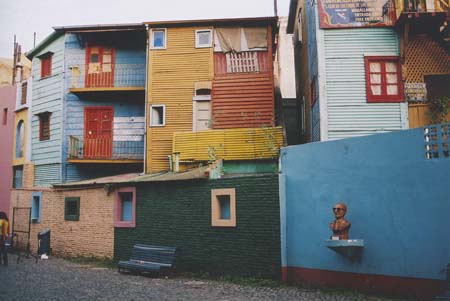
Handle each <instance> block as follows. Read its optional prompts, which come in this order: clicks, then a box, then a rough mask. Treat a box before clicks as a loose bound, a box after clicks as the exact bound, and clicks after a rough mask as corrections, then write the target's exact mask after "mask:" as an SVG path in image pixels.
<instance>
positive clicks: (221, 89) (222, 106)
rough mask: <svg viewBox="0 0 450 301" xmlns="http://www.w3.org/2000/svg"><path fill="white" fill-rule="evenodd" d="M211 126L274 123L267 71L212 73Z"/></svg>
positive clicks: (272, 87) (239, 126)
mask: <svg viewBox="0 0 450 301" xmlns="http://www.w3.org/2000/svg"><path fill="white" fill-rule="evenodd" d="M212 116H213V120H212V121H213V122H212V126H213V128H214V129H229V128H247V127H260V126H273V125H274V83H273V76H272V74H271V73H246V74H227V75H216V77H215V78H214V82H213V91H212Z"/></svg>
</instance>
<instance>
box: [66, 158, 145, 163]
mask: <svg viewBox="0 0 450 301" xmlns="http://www.w3.org/2000/svg"><path fill="white" fill-rule="evenodd" d="M67 162H68V163H82V164H88V163H108V164H127V163H128V164H129V163H132V164H135V163H143V162H144V160H143V159H77V158H73V159H67Z"/></svg>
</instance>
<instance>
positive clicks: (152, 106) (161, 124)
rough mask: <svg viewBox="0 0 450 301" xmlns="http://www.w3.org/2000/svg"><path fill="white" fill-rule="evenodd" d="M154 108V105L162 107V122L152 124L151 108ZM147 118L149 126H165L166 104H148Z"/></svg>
mask: <svg viewBox="0 0 450 301" xmlns="http://www.w3.org/2000/svg"><path fill="white" fill-rule="evenodd" d="M154 107H155V108H156V107H158V108H163V114H162V115H163V116H162V123H158V124H153V120H152V115H153V114H152V109H153V108H154ZM149 118H150V122H149V123H150V126H151V127H161V126H165V125H166V105H158V104H155V105H151V106H150V113H149Z"/></svg>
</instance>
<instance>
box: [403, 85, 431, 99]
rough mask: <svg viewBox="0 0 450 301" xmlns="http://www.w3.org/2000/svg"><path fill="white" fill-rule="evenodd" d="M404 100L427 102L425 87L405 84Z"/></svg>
mask: <svg viewBox="0 0 450 301" xmlns="http://www.w3.org/2000/svg"><path fill="white" fill-rule="evenodd" d="M405 98H406V100H408V101H425V100H427V85H426V84H425V83H405Z"/></svg>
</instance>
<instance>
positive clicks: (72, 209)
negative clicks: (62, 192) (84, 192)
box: [64, 197, 80, 221]
mask: <svg viewBox="0 0 450 301" xmlns="http://www.w3.org/2000/svg"><path fill="white" fill-rule="evenodd" d="M64 220H66V221H78V220H80V198H79V197H66V198H65V199H64Z"/></svg>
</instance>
